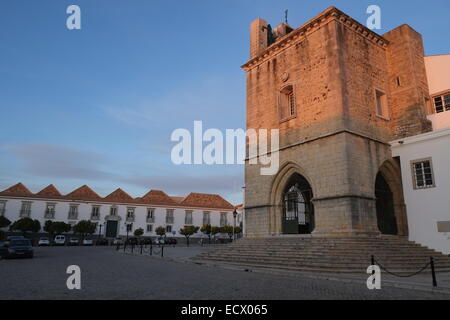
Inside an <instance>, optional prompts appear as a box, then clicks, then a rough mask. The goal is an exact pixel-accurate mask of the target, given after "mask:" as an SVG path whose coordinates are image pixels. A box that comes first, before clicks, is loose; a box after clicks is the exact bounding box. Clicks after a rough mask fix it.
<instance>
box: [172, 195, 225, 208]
mask: <svg viewBox="0 0 450 320" xmlns="http://www.w3.org/2000/svg"><path fill="white" fill-rule="evenodd" d="M181 205H183V206H187V207H200V208H217V209H230V210H232V209H234V206H233V205H232V204H231V203H229V202H228V201H226V200H225V199H224V198H222V197H221V196H219V195H217V194H204V193H191V194H189V195H188V196H187V197H186V198H185V199H184V200H183V201H182V202H181Z"/></svg>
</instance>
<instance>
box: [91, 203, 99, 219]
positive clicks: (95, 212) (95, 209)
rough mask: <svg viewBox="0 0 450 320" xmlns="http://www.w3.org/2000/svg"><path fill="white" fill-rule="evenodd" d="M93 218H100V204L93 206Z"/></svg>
mask: <svg viewBox="0 0 450 320" xmlns="http://www.w3.org/2000/svg"><path fill="white" fill-rule="evenodd" d="M91 220H94V221H95V220H100V206H92V212H91Z"/></svg>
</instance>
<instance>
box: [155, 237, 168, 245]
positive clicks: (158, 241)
mask: <svg viewBox="0 0 450 320" xmlns="http://www.w3.org/2000/svg"><path fill="white" fill-rule="evenodd" d="M165 243H166V239H165V238H164V237H159V238H156V239H155V244H165Z"/></svg>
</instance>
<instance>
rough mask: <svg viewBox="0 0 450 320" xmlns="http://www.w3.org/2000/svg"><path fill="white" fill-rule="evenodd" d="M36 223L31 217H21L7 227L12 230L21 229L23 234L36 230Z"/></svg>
mask: <svg viewBox="0 0 450 320" xmlns="http://www.w3.org/2000/svg"><path fill="white" fill-rule="evenodd" d="M36 227H37V224H36V223H35V221H33V219H31V218H28V217H26V218H22V219H19V220H17V221H15V222H14V223H13V224H12V225H11V226H10V227H9V229H10V230H12V231H21V232H22V234H23V235H24V236H25V235H26V234H27V232H28V231H34V230H36Z"/></svg>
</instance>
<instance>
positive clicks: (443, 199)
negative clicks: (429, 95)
mask: <svg viewBox="0 0 450 320" xmlns="http://www.w3.org/2000/svg"><path fill="white" fill-rule="evenodd" d="M392 145H393V147H392V152H393V156H394V157H396V156H400V162H401V169H402V180H403V189H404V196H405V202H406V206H407V215H408V226H409V238H410V240H412V241H415V242H417V243H420V244H422V245H425V246H427V247H430V248H432V249H435V250H438V251H441V252H443V253H446V254H450V233H439V232H438V231H437V223H438V222H440V221H450V130H444V131H437V132H432V133H427V134H423V135H419V136H415V137H411V138H407V139H403V144H400V143H398V141H397V142H393V143H392ZM425 158H432V163H433V171H434V177H435V183H436V187H435V188H430V189H421V190H414V188H413V177H412V170H411V161H414V160H420V159H425Z"/></svg>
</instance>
